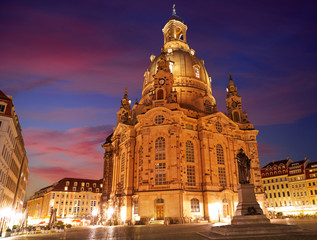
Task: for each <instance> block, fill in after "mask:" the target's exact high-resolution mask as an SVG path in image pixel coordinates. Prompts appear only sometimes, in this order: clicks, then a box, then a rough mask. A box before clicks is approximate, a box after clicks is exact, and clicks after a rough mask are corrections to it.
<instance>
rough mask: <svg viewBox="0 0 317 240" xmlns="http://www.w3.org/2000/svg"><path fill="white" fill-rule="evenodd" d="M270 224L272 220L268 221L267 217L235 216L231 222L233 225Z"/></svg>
mask: <svg viewBox="0 0 317 240" xmlns="http://www.w3.org/2000/svg"><path fill="white" fill-rule="evenodd" d="M270 223H271V222H270V219H268V218H267V217H266V216H265V215H248V216H234V217H233V218H232V220H231V224H232V225H242V224H270Z"/></svg>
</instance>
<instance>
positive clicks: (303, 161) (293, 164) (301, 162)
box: [289, 160, 307, 167]
mask: <svg viewBox="0 0 317 240" xmlns="http://www.w3.org/2000/svg"><path fill="white" fill-rule="evenodd" d="M306 161H307V160H301V161H298V162H292V163H291V164H290V165H289V167H293V166H298V165H302V164H304V163H305V162H306Z"/></svg>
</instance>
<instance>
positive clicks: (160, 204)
mask: <svg viewBox="0 0 317 240" xmlns="http://www.w3.org/2000/svg"><path fill="white" fill-rule="evenodd" d="M155 215H156V220H163V219H164V199H162V198H158V199H156V201H155Z"/></svg>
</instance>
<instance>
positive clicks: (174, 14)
mask: <svg viewBox="0 0 317 240" xmlns="http://www.w3.org/2000/svg"><path fill="white" fill-rule="evenodd" d="M168 20H177V21H180V22H182V23H184V21H183V19H182V18H181V17H180V16H178V15H177V14H176V10H175V4H174V5H173V13H172V16H170V18H169V19H168Z"/></svg>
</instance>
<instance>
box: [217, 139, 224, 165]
mask: <svg viewBox="0 0 317 240" xmlns="http://www.w3.org/2000/svg"><path fill="white" fill-rule="evenodd" d="M216 151H217V163H218V164H225V158H224V156H223V148H222V146H221V145H220V144H217V146H216Z"/></svg>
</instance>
